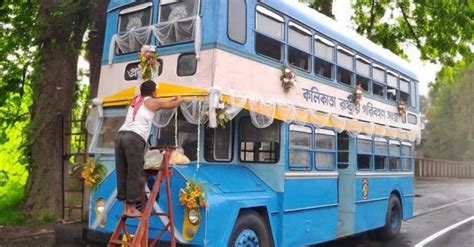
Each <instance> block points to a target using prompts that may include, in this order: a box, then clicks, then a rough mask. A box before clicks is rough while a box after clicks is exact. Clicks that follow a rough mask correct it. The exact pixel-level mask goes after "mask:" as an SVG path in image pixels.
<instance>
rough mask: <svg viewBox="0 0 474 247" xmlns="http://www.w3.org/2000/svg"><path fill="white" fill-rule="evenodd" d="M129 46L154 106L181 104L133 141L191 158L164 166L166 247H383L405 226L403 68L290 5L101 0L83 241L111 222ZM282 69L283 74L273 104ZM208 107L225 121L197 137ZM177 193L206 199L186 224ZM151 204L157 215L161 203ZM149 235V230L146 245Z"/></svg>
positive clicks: (263, 0)
mask: <svg viewBox="0 0 474 247" xmlns="http://www.w3.org/2000/svg"><path fill="white" fill-rule="evenodd" d="M143 45H154V46H156V47H157V53H158V55H159V64H160V69H159V71H158V73H157V74H156V75H155V78H154V80H155V81H156V82H157V83H159V85H160V89H158V93H159V94H160V95H167V96H170V95H183V96H188V97H187V98H186V99H187V102H185V104H183V105H182V106H181V107H180V109H177V110H171V111H161V112H159V113H158V114H157V115H158V116H157V119H156V121H155V124H154V127H153V130H152V136H151V137H150V139H149V143H150V145H151V146H157V145H173V146H174V145H178V146H179V147H180V148H182V149H183V150H184V154H185V155H186V156H187V157H188V158H189V159H190V160H191V162H190V164H189V165H173V166H172V169H173V176H172V178H171V187H172V188H171V190H172V194H173V201H172V204H173V210H174V215H175V217H174V222H175V232H176V239H177V241H178V242H179V243H181V244H184V245H193V246H304V245H311V244H317V243H322V242H325V241H329V240H333V239H337V238H340V237H344V236H349V235H353V234H357V233H362V232H370V233H372V234H371V235H375V236H378V237H379V238H381V239H390V238H393V237H394V236H395V235H396V234H398V233H399V231H400V227H401V224H402V221H403V220H407V219H409V218H411V217H412V216H413V201H414V184H413V183H414V175H413V147H414V143H415V142H416V141H417V140H418V139H419V138H420V113H419V98H418V81H417V80H418V79H417V78H418V77H417V72H416V71H414V70H413V68H412V67H411V66H410V64H409V63H407V62H406V61H404V60H402V59H401V58H400V57H398V56H396V55H394V54H393V53H391V52H389V51H388V50H385V49H383V48H382V47H380V46H378V45H375V44H374V43H372V42H371V41H369V40H367V39H366V38H363V37H361V36H359V35H358V34H356V33H355V32H353V31H351V30H349V29H347V28H345V27H341V26H340V25H339V24H338V23H337V22H335V21H333V20H332V19H329V18H328V17H326V16H324V15H322V14H320V13H318V12H316V11H314V10H312V9H310V8H308V7H306V6H305V5H303V4H300V3H297V2H295V1H281V0H215V1H209V0H206V1H201V0H149V1H146V0H141V1H139V0H111V1H110V4H109V7H108V12H107V27H106V37H105V43H104V54H103V60H102V70H101V78H100V84H99V92H98V99H97V100H96V101H95V102H96V103H97V109H99V111H98V112H100V114H99V116H100V117H99V118H98V121H97V125H96V127H95V128H94V130H93V132H94V135H93V140H92V142H91V145H90V148H89V150H90V153H91V154H93V155H94V157H95V159H96V160H97V162H100V163H102V164H104V165H105V166H106V167H107V170H108V172H107V176H106V177H105V178H104V179H103V181H102V182H101V183H100V184H99V186H98V187H97V189H96V190H95V191H94V192H92V193H91V196H90V212H89V214H90V215H89V225H88V229H87V231H86V232H87V237H88V239H89V240H94V239H95V240H98V239H100V237H101V236H110V234H111V233H112V231H113V230H114V228H115V226H116V225H117V222H118V219H119V217H120V215H121V213H122V205H121V203H118V202H117V200H116V199H115V195H116V184H115V183H116V179H115V171H114V170H115V161H114V150H113V145H114V137H115V134H116V132H117V129H118V128H119V127H120V125H121V124H122V123H123V120H124V117H125V113H126V108H127V106H128V104H129V102H130V99H131V98H132V97H133V96H134V94H135V93H136V90H135V88H136V86H137V85H139V84H140V83H141V82H142V80H140V77H139V73H138V71H139V70H138V62H139V61H138V52H139V51H140V48H141V47H142V46H143ZM285 66H286V67H285ZM284 68H288V69H289V71H293V72H294V73H295V74H296V80H295V81H294V85H293V87H291V88H289V90H288V92H286V91H285V90H284V89H283V88H282V80H284V79H285V74H282V73H283V72H282V71H284ZM285 82H287V81H285ZM196 94H199V95H201V96H198V97H191V96H189V95H196ZM356 98H357V100H355V99H356ZM216 99H221V100H222V101H224V102H225V106H226V109H228V110H229V112H231V114H228V115H227V116H226V117H228V118H229V119H230V121H229V122H227V123H226V124H225V128H222V127H216V128H211V127H209V126H208V125H209V124H210V123H211V126H212V127H215V126H213V125H215V123H216V121H217V122H218V121H219V119H218V118H219V115H218V114H217V113H216V107H217V106H216V102H215V101H216ZM217 101H219V100H217ZM196 105H197V107H196ZM227 107H228V108H227ZM217 108H218V107H217ZM190 109H191V110H190ZM229 112H228V113H229ZM205 114H207V118H208V119H209V122H208V123H203V122H202V121H201V120H202V118H204V117H205V116H204V115H205ZM216 114H217V115H218V116H217V117H216ZM212 123H214V124H212ZM188 180H195V181H199V182H201V183H203V184H205V187H206V188H207V190H206V194H205V197H206V200H207V205H206V207H201V208H199V209H198V210H199V211H200V214H198V217H200V218H199V220H198V221H197V223H196V224H194V225H193V224H191V225H189V224H185V222H186V221H189V220H190V219H188V218H189V215H185V214H184V211H185V210H184V207H183V206H182V205H180V203H179V198H178V196H179V191H180V189H181V188H183V187H184V186H185V183H186V181H188ZM157 205H158V207H160V208H164V209H166V201H165V196H162V197H160V198H159V199H158V200H157ZM194 216H195V215H194ZM192 221H193V222H196V221H195V219H192ZM165 223H166V219H163V218H158V217H154V218H152V219H151V221H150V235H149V236H150V237H153V236H155V234H156V233H157V232H158V231H159V230H160V229H162V228H163V226H164V224H165ZM134 224H135V226H136V221H130V222H129V227H131V228H132V229H133V228H134ZM105 240H106V241H107V240H108V239H107V237H106V238H105ZM164 241H169V235H168V234H165V236H164Z"/></svg>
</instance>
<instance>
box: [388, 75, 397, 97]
mask: <svg viewBox="0 0 474 247" xmlns="http://www.w3.org/2000/svg"><path fill="white" fill-rule="evenodd" d="M397 94H398V82H397V74H396V73H395V72H392V71H388V73H387V99H388V100H391V101H397Z"/></svg>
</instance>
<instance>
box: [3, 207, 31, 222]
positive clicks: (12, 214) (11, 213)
mask: <svg viewBox="0 0 474 247" xmlns="http://www.w3.org/2000/svg"><path fill="white" fill-rule="evenodd" d="M26 222H27V220H26V218H25V216H24V215H23V214H22V213H21V211H20V210H19V209H18V208H10V209H8V210H0V225H20V224H25V223H26Z"/></svg>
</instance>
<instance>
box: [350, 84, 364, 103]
mask: <svg viewBox="0 0 474 247" xmlns="http://www.w3.org/2000/svg"><path fill="white" fill-rule="evenodd" d="M362 90H363V89H362V86H361V85H360V84H357V86H356V87H355V88H354V91H353V92H352V103H354V104H356V105H358V104H360V101H361V100H362Z"/></svg>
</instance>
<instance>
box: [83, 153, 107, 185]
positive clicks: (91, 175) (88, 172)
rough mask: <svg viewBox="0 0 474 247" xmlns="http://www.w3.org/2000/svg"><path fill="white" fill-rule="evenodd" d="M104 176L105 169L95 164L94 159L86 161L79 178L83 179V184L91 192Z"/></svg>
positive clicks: (105, 173) (99, 164)
mask: <svg viewBox="0 0 474 247" xmlns="http://www.w3.org/2000/svg"><path fill="white" fill-rule="evenodd" d="M105 175H107V167H105V166H104V165H102V164H101V163H97V162H95V160H94V159H88V160H87V163H86V164H85V165H84V166H83V167H82V171H81V177H82V178H83V179H84V183H85V184H86V185H87V186H89V187H90V188H91V189H92V190H95V189H96V187H97V185H99V183H100V182H101V181H102V179H104V177H105Z"/></svg>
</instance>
